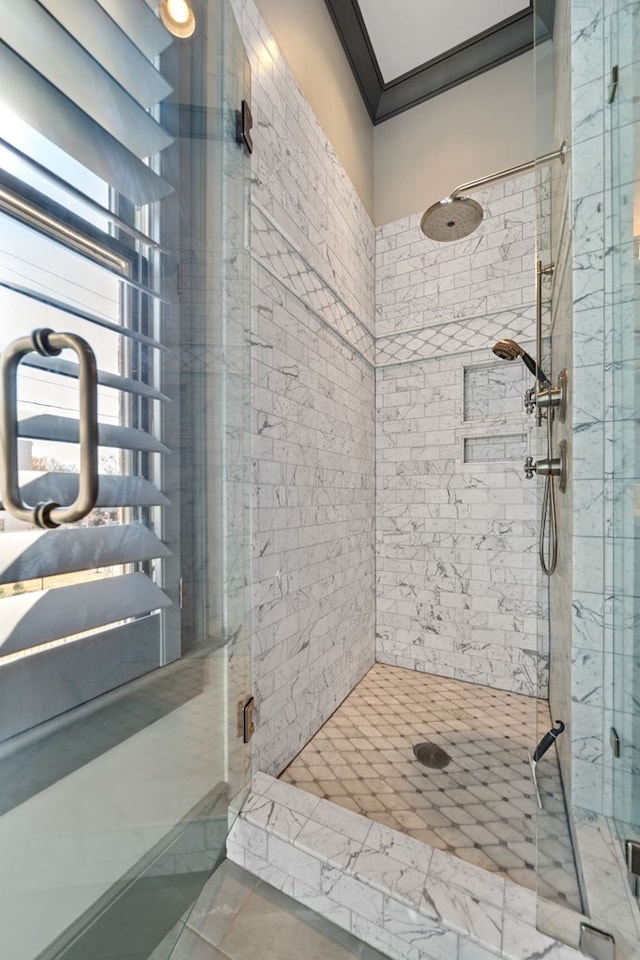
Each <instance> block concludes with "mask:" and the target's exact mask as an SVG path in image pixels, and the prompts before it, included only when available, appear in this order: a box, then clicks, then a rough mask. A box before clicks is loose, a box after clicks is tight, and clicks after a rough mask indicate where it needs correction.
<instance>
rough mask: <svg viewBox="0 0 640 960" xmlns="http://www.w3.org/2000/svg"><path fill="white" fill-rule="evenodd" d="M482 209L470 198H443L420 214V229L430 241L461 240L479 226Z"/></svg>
mask: <svg viewBox="0 0 640 960" xmlns="http://www.w3.org/2000/svg"><path fill="white" fill-rule="evenodd" d="M481 221H482V207H481V206H480V204H479V203H478V201H477V200H472V199H471V197H445V198H444V200H438V202H437V203H433V204H431V206H430V207H429V209H428V210H425V212H424V213H423V214H422V220H421V221H420V229H421V230H422V232H423V233H424V235H425V237H429V239H430V240H438V241H447V240H462V239H463V237H468V236H469V234H470V233H473V231H474V230H475V229H476V227H478V226H479V225H480V222H481Z"/></svg>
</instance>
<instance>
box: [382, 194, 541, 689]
mask: <svg viewBox="0 0 640 960" xmlns="http://www.w3.org/2000/svg"><path fill="white" fill-rule="evenodd" d="M533 184H534V179H533V176H532V175H531V176H530V175H527V176H525V177H520V178H516V179H513V180H511V181H507V182H506V183H503V184H497V185H495V186H493V187H491V188H488V189H487V190H485V191H483V192H482V193H479V194H478V195H477V196H478V199H479V200H480V201H481V202H482V203H483V205H484V206H485V210H486V213H485V219H484V221H483V223H482V224H481V226H480V228H479V230H478V231H477V232H476V233H475V234H472V235H471V236H470V237H469V238H467V239H465V240H461V241H458V242H456V243H447V244H436V243H434V242H432V241H429V240H427V239H426V238H425V237H423V235H422V234H421V232H420V229H419V216H413V217H408V218H405V219H404V220H401V221H399V222H397V223H393V224H388V225H386V226H384V227H382V228H380V229H379V231H378V247H377V270H376V287H377V294H376V309H377V315H376V332H377V334H378V339H377V341H376V363H377V407H378V412H377V468H376V470H377V520H376V527H377V534H376V536H377V646H376V656H377V659H378V660H379V661H381V662H384V663H392V664H394V665H396V666H405V667H411V668H413V669H418V670H426V671H429V672H432V673H436V674H440V675H443V676H449V677H455V678H457V679H461V680H469V681H472V682H480V683H484V684H487V685H490V686H496V687H499V688H501V689H507V690H513V691H516V692H519V693H526V694H529V695H531V696H533V695H535V694H536V693H538V694H539V695H545V692H546V689H547V644H546V637H545V636H544V635H541V636H540V637H538V630H537V617H538V614H539V613H541V612H542V613H543V614H544V606H543V605H542V604H541V598H539V597H538V592H537V587H536V563H537V556H536V551H537V540H536V533H537V493H536V489H535V484H534V483H531V484H529V482H528V481H526V480H525V479H524V471H523V464H522V460H523V449H524V447H525V446H526V447H527V448H528V447H529V446H530V444H531V442H532V441H531V439H530V432H531V429H532V426H533V423H532V421H531V419H530V418H527V417H526V415H525V414H524V410H523V403H522V397H523V393H524V390H525V389H526V388H527V387H529V386H531V385H532V380H531V377H530V375H529V374H528V372H527V371H526V368H525V367H524V365H523V364H520V363H517V364H515V363H514V364H508V363H506V362H505V361H499V360H496V359H495V357H494V355H493V354H492V352H491V347H492V346H493V344H494V343H495V342H496V340H498V339H500V338H502V337H510V338H512V339H516V340H518V341H519V342H521V343H522V344H523V345H525V346H529V341H530V340H531V338H532V337H533V334H534V305H533V297H534V287H533V257H534V219H535V200H534V190H533ZM465 395H466V401H467V402H466V404H465ZM505 435H513V436H514V437H515V438H516V439H515V440H514V442H513V444H509V445H508V449H507V445H506V444H505V440H504V438H505ZM523 437H524V438H525V440H524V444H523V439H522V438H523ZM465 444H466V446H465ZM465 449H466V451H467V455H466V457H465ZM525 452H526V451H525Z"/></svg>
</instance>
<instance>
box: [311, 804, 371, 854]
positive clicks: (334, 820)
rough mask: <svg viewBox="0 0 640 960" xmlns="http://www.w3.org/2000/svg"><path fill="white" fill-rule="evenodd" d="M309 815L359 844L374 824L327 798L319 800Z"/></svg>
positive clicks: (363, 840)
mask: <svg viewBox="0 0 640 960" xmlns="http://www.w3.org/2000/svg"><path fill="white" fill-rule="evenodd" d="M309 816H310V817H311V819H312V820H314V821H315V822H316V823H321V824H325V825H326V826H328V827H331V829H332V830H336V831H337V832H338V833H341V834H344V836H345V837H349V838H351V839H353V840H356V841H358V842H359V843H360V844H362V843H364V842H365V839H366V838H367V836H368V834H369V832H370V831H371V830H372V829H373V828H374V827H375V826H376V824H373V823H371V821H370V820H368V819H367V818H366V817H363V816H361V814H359V813H354V812H353V811H351V810H346V809H345V808H344V807H338V806H336V804H335V803H329V802H328V801H327V800H320V801H319V803H318V804H317V806H316V807H314V809H313V811H312V812H311V813H310V814H309Z"/></svg>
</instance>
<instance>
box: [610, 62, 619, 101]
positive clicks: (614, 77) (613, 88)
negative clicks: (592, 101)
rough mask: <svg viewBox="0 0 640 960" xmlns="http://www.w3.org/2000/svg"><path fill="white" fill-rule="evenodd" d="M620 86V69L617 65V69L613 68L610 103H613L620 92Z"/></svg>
mask: <svg viewBox="0 0 640 960" xmlns="http://www.w3.org/2000/svg"><path fill="white" fill-rule="evenodd" d="M619 84H620V68H619V67H618V64H617V63H616V65H615V67H612V68H611V83H610V84H609V103H613V101H614V100H615V98H616V94H617V92H618V86H619Z"/></svg>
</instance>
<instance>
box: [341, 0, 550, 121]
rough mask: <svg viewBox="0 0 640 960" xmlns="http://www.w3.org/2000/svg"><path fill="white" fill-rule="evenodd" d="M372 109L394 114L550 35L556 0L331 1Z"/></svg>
mask: <svg viewBox="0 0 640 960" xmlns="http://www.w3.org/2000/svg"><path fill="white" fill-rule="evenodd" d="M325 3H326V5H327V7H328V9H329V13H330V14H331V17H332V20H333V22H334V25H335V27H336V30H337V32H338V36H339V37H340V40H341V42H342V45H343V47H344V49H345V52H346V54H347V57H348V59H349V62H350V64H351V68H352V70H353V72H354V75H355V78H356V81H357V83H358V86H359V88H360V92H361V94H362V97H363V99H364V102H365V104H366V106H367V109H368V110H369V114H370V116H371V119H372V120H373V122H374V123H381V122H382V121H383V120H387V119H388V118H389V117H392V116H395V114H397V113H400V112H402V111H403V110H407V109H409V108H410V107H413V106H415V105H416V104H417V103H421V102H422V101H423V100H428V99H429V98H430V97H434V96H437V95H438V94H439V93H443V92H444V91H445V90H449V89H450V88H451V87H454V86H456V85H457V84H459V83H463V82H464V81H465V80H469V79H471V77H475V76H478V74H480V73H484V72H485V71H486V70H490V69H491V68H492V67H496V66H498V65H499V64H500V63H505V62H506V61H507V60H510V59H511V58H512V57H517V56H518V55H519V54H521V53H524V52H525V51H526V50H529V49H530V48H531V47H532V46H533V35H534V23H535V24H536V30H537V39H538V40H542V39H545V38H546V37H548V36H549V33H550V30H551V20H552V16H553V6H554V0H535V8H536V17H535V18H534V13H533V9H532V8H533V0H480V2H479V0H453V2H451V0H450V2H448V3H443V2H442V0H392V2H389V0H325Z"/></svg>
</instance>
